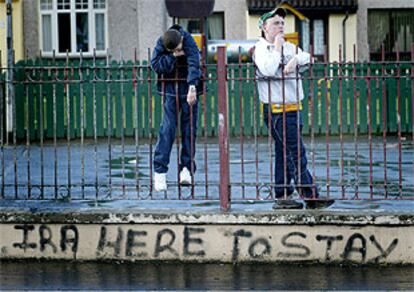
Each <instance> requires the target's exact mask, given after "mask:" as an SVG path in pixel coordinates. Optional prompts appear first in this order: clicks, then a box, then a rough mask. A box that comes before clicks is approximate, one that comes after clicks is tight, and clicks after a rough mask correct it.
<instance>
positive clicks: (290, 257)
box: [0, 202, 414, 264]
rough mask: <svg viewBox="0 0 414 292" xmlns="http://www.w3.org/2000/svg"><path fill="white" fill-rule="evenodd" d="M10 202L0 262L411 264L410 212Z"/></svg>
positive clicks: (1, 222) (2, 225)
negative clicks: (153, 261)
mask: <svg viewBox="0 0 414 292" xmlns="http://www.w3.org/2000/svg"><path fill="white" fill-rule="evenodd" d="M10 204H11V207H7V203H6V202H5V203H3V205H4V206H3V207H2V208H0V234H3V235H5V236H1V237H0V259H6V258H8V259H23V258H38V259H40V258H43V259H70V260H127V261H137V260H179V261H198V262H208V261H217V262H241V261H260V262H281V261H295V262H297V261H304V262H315V261H316V262H324V263H331V262H336V263H338V262H345V263H346V262H352V263H357V264H365V263H373V264H382V263H393V264H396V263H398V264H407V263H411V264H413V263H414V219H413V218H414V217H413V213H412V211H411V212H404V211H402V210H400V211H398V212H392V211H389V212H384V211H381V212H379V211H378V210H375V211H369V209H367V210H358V209H353V210H352V211H351V212H350V211H349V210H348V211H345V212H341V211H338V210H326V211H318V210H316V211H305V210H297V211H286V212H285V211H280V212H275V211H265V210H255V211H252V210H250V211H243V210H240V211H231V212H229V213H220V212H218V211H207V210H204V209H205V208H204V207H195V206H192V207H191V209H190V208H189V209H187V208H188V206H187V207H185V208H182V207H179V206H178V205H177V204H178V203H171V204H172V206H171V208H167V209H159V208H160V207H159V206H158V205H157V208H158V209H157V208H156V209H153V210H151V209H150V208H151V206H150V204H149V203H145V202H143V203H139V204H135V205H136V206H141V207H133V206H134V203H130V202H126V203H125V206H123V205H122V204H121V205H122V206H123V207H122V206H121V205H119V204H120V203H119V202H113V203H108V204H106V205H105V206H101V207H100V206H99V205H98V206H97V207H93V206H92V205H90V204H88V203H87V202H86V203H80V204H73V203H68V204H64V203H54V202H33V203H32V202H24V203H23V206H21V204H20V205H19V204H13V202H11V203H10ZM123 204H124V203H123ZM160 205H162V204H160ZM167 205H168V204H167ZM167 205H164V206H167ZM18 206H20V207H18ZM269 206H270V205H269ZM244 207H245V206H244ZM259 207H260V206H257V208H259ZM197 209H198V210H197Z"/></svg>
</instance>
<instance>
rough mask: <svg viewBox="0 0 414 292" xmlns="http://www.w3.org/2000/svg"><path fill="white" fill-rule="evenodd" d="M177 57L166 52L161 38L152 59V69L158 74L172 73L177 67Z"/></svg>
mask: <svg viewBox="0 0 414 292" xmlns="http://www.w3.org/2000/svg"><path fill="white" fill-rule="evenodd" d="M175 61H176V59H175V57H174V56H173V54H172V53H170V52H168V51H166V50H165V49H164V46H163V45H162V40H161V38H159V39H158V41H157V45H156V46H155V48H154V52H153V53H152V58H151V67H152V69H153V70H154V71H155V72H157V73H158V74H166V73H171V72H172V71H173V70H174V67H175Z"/></svg>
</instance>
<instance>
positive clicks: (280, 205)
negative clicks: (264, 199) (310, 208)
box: [272, 199, 303, 210]
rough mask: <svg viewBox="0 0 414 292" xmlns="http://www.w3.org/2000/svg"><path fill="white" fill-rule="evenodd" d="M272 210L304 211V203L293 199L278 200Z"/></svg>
mask: <svg viewBox="0 0 414 292" xmlns="http://www.w3.org/2000/svg"><path fill="white" fill-rule="evenodd" d="M272 208H273V209H274V210H281V209H303V203H302V202H299V201H296V200H292V199H286V200H283V199H279V200H276V201H275V203H274V204H273V206H272Z"/></svg>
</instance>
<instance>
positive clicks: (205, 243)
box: [8, 224, 399, 263]
mask: <svg viewBox="0 0 414 292" xmlns="http://www.w3.org/2000/svg"><path fill="white" fill-rule="evenodd" d="M13 228H14V230H15V231H17V232H18V233H20V235H19V237H20V240H18V241H16V242H13V243H12V247H11V248H13V249H15V250H19V251H20V252H23V253H27V252H29V251H36V252H40V253H45V252H48V253H49V254H50V253H52V254H59V253H65V254H68V253H70V254H71V256H72V257H73V258H76V255H77V254H78V253H79V252H80V248H82V245H81V242H82V241H88V245H90V243H89V242H91V238H94V240H92V245H93V244H95V245H94V246H92V248H93V249H94V252H95V255H96V257H97V258H119V259H128V258H129V259H161V258H166V257H167V258H170V259H171V258H175V259H185V258H191V259H200V260H202V259H206V258H208V256H209V249H213V247H214V245H216V243H217V244H219V243H220V241H224V242H227V244H225V245H224V249H225V250H222V251H221V253H222V254H223V255H224V256H228V257H229V258H231V261H234V262H235V261H238V260H241V259H242V260H278V259H279V260H306V259H311V258H314V257H312V253H314V252H315V250H316V249H317V250H318V252H319V254H321V256H320V260H322V261H332V260H336V261H338V260H342V261H349V260H352V261H358V262H362V263H365V262H374V263H377V262H381V261H383V260H385V259H386V258H387V257H388V256H389V255H390V254H391V253H392V252H393V251H394V250H395V249H396V247H397V245H398V243H399V240H398V238H390V237H388V238H387V241H388V242H387V243H386V244H384V240H381V242H382V243H380V240H378V238H376V236H375V235H374V234H366V233H364V234H363V233H360V232H351V233H349V232H348V233H347V235H344V234H341V233H337V234H332V232H329V234H323V233H322V232H320V233H309V232H308V233H307V232H306V231H301V228H300V227H298V228H296V229H295V228H291V229H289V230H294V231H290V232H277V233H276V234H271V235H267V236H263V232H262V233H261V234H258V235H255V228H254V227H246V228H239V227H235V226H232V227H223V226H221V227H216V230H215V231H214V232H212V231H211V230H213V228H212V227H211V226H210V227H202V226H174V227H171V228H168V227H165V226H156V227H152V228H155V229H156V230H155V231H154V230H152V231H151V232H149V231H148V228H140V226H132V227H131V225H128V226H122V225H116V226H113V225H100V226H98V228H96V229H94V230H96V233H97V234H94V235H92V234H91V233H90V232H85V230H83V232H81V231H82V230H80V229H79V226H77V225H60V226H58V227H57V228H56V227H55V228H51V226H48V225H45V224H44V225H30V224H22V225H14V227H13ZM57 230H58V232H57ZM217 230H220V232H217ZM269 230H270V229H269ZM272 230H273V231H274V230H276V229H272ZM109 231H110V232H109ZM217 234H218V235H219V236H217ZM220 236H221V238H220ZM311 242H314V243H313V244H311ZM315 242H316V245H315ZM221 245H222V243H221ZM8 248H9V247H8ZM89 248H91V247H90V246H89ZM216 248H217V247H216ZM222 248H223V247H222ZM338 250H340V252H339V253H338ZM334 251H336V253H334Z"/></svg>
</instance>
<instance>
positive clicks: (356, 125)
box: [352, 44, 359, 199]
mask: <svg viewBox="0 0 414 292" xmlns="http://www.w3.org/2000/svg"><path fill="white" fill-rule="evenodd" d="M353 55H354V64H353V70H352V71H353V73H352V75H353V76H352V77H353V79H354V84H353V89H354V131H355V132H354V147H355V179H356V185H355V198H356V199H358V198H359V160H358V155H359V154H358V122H359V121H358V119H357V118H358V115H357V102H358V100H359V95H358V96H357V70H356V46H355V44H354V50H353Z"/></svg>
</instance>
